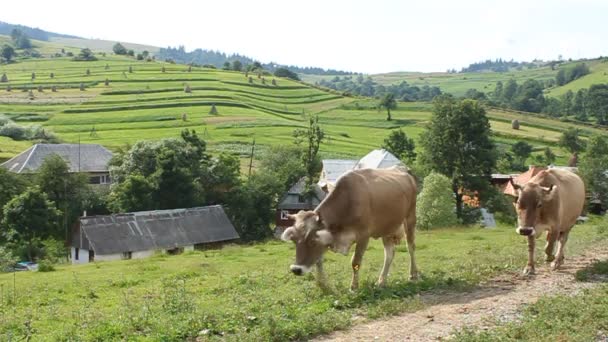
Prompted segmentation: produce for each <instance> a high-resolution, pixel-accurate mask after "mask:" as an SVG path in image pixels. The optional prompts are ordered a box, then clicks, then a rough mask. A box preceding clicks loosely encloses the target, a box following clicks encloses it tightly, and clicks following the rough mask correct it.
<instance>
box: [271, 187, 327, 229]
mask: <svg viewBox="0 0 608 342" xmlns="http://www.w3.org/2000/svg"><path fill="white" fill-rule="evenodd" d="M305 188H306V178H301V179H300V180H299V181H298V182H297V183H296V184H294V185H293V186H292V187H291V188H290V189H289V191H287V192H286V193H285V194H284V195H283V198H282V199H281V201H280V202H279V205H278V207H277V215H276V220H275V221H276V226H277V227H279V228H286V227H289V226H291V225H292V224H293V221H291V220H290V219H288V218H287V215H288V214H295V213H297V212H298V211H300V210H313V209H315V208H316V207H317V206H318V205H319V204H320V203H321V201H323V199H324V198H325V192H324V191H323V190H322V189H321V187H319V185H318V184H315V189H314V196H313V197H312V201H309V200H308V199H307V198H306V196H305V195H304V190H305Z"/></svg>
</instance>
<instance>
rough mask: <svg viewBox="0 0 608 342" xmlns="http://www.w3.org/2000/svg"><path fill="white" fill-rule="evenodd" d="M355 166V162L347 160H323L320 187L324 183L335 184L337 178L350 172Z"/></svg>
mask: <svg viewBox="0 0 608 342" xmlns="http://www.w3.org/2000/svg"><path fill="white" fill-rule="evenodd" d="M356 164H357V161H356V160H349V159H324V160H323V171H322V175H321V179H320V180H319V183H320V185H321V186H323V185H324V183H326V182H328V183H336V181H337V180H338V178H340V176H342V175H343V174H345V173H346V172H348V171H350V170H352V169H353V167H355V165H356Z"/></svg>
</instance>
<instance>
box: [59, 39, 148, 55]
mask: <svg viewBox="0 0 608 342" xmlns="http://www.w3.org/2000/svg"><path fill="white" fill-rule="evenodd" d="M51 42H53V43H55V44H59V45H64V46H72V47H76V48H79V49H82V48H89V49H91V50H94V51H105V52H112V48H113V47H114V44H116V43H117V42H116V41H112V40H103V39H79V38H59V37H53V38H51ZM120 43H121V44H122V45H123V46H124V47H125V48H127V50H134V51H136V52H142V51H144V50H147V51H148V52H150V53H152V54H154V53H156V52H158V50H160V48H159V47H158V46H151V45H145V44H135V43H125V42H120Z"/></svg>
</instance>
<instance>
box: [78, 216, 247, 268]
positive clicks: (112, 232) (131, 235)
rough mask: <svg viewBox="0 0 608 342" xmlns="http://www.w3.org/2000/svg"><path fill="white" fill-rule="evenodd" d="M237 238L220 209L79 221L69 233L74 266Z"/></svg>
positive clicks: (90, 217) (171, 250)
mask: <svg viewBox="0 0 608 342" xmlns="http://www.w3.org/2000/svg"><path fill="white" fill-rule="evenodd" d="M238 238H239V235H238V233H237V232H236V230H235V228H234V226H233V225H232V223H231V222H230V220H229V219H228V216H226V213H225V212H224V209H223V208H222V206H220V205H214V206H208V207H198V208H189V209H172V210H155V211H140V212H133V213H125V214H113V215H105V216H88V217H87V216H85V217H81V218H80V219H79V222H78V225H77V227H76V228H75V229H74V231H73V233H72V239H71V260H72V263H73V264H85V263H88V262H92V261H111V260H122V259H140V258H145V257H149V256H152V255H153V254H154V253H156V252H168V253H179V252H183V251H188V250H194V249H195V248H201V247H204V246H207V245H210V244H217V243H223V242H227V241H232V240H236V239H238Z"/></svg>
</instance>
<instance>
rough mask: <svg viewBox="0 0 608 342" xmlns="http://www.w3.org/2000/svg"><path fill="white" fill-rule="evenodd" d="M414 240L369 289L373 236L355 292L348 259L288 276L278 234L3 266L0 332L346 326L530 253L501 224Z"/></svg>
mask: <svg viewBox="0 0 608 342" xmlns="http://www.w3.org/2000/svg"><path fill="white" fill-rule="evenodd" d="M595 224H597V222H596V221H594V222H591V223H589V224H586V225H583V226H579V227H576V228H575V230H574V231H573V234H572V236H571V239H570V241H569V243H568V251H567V253H568V255H572V254H575V253H580V252H582V251H584V250H585V249H586V248H588V247H589V246H590V245H594V244H598V243H605V240H604V239H605V236H604V238H601V235H599V234H600V233H599V230H598V227H597V226H596V225H595ZM417 246H418V247H417V259H418V265H419V268H420V269H421V270H422V272H423V280H421V281H419V282H417V283H412V282H409V281H408V280H407V277H408V267H409V266H408V265H409V258H408V257H407V253H406V248H405V246H404V245H403V244H402V245H400V246H399V247H398V249H397V251H398V252H397V255H396V258H395V262H394V264H393V268H392V272H391V276H390V278H389V284H388V287H387V288H386V289H377V288H375V287H374V286H373V285H372V284H373V282H374V281H375V280H376V277H377V276H378V273H379V271H380V269H381V267H382V259H383V249H382V247H381V243H380V242H379V241H373V242H372V243H371V244H370V247H369V249H368V251H367V253H366V255H365V258H364V264H363V268H362V271H361V272H362V273H361V277H362V278H361V280H362V288H361V290H360V291H359V292H358V293H356V294H349V293H348V292H347V291H345V289H347V288H348V284H349V281H350V259H349V258H348V257H343V256H341V255H338V254H334V253H328V255H327V261H326V270H327V272H328V275H329V279H330V287H331V289H330V290H329V291H327V292H323V291H321V290H320V289H319V288H318V287H317V286H316V283H315V281H314V277H313V276H305V277H301V278H298V277H295V276H293V275H291V274H289V272H288V266H289V264H290V262H292V260H293V258H294V253H295V250H294V247H293V245H292V244H291V243H283V242H269V243H266V244H259V245H255V246H251V247H226V248H224V249H222V250H213V251H206V252H194V253H188V254H185V255H181V256H157V257H153V258H151V259H147V260H127V261H117V262H107V263H103V262H102V263H94V264H89V265H81V266H60V267H58V270H57V271H55V272H51V273H17V274H15V275H16V278H15V279H13V274H3V275H0V289H2V291H1V292H0V297H1V298H0V302H1V303H2V305H1V306H0V310H2V314H3V316H2V317H3V319H2V320H0V336H3V338H4V339H6V337H7V336H13V337H15V338H17V339H18V340H19V338H23V337H25V336H26V335H27V329H26V326H25V325H24V322H29V324H30V327H31V329H32V330H33V332H34V336H33V337H34V338H33V340H43V341H44V340H54V339H55V338H59V337H63V339H66V338H72V339H74V340H79V339H85V340H94V339H97V340H120V339H122V337H124V336H131V337H135V336H139V337H140V338H141V340H164V341H169V340H182V339H183V338H185V337H189V336H196V335H197V334H198V333H199V332H200V331H202V330H203V329H209V330H210V331H211V333H212V334H213V333H220V332H223V333H225V334H226V337H228V339H229V340H238V339H241V340H243V339H245V340H260V341H261V340H273V339H274V340H286V339H302V338H305V337H308V336H311V335H315V334H319V333H322V332H328V331H331V330H334V329H338V328H344V327H346V326H348V325H349V324H351V322H352V317H353V316H364V317H370V318H375V317H380V316H383V315H390V314H393V313H396V312H400V311H404V310H414V309H416V308H417V307H419V303H418V302H417V301H416V300H415V297H414V295H415V294H416V293H419V292H421V291H424V290H438V289H447V290H452V291H458V290H462V289H465V288H468V287H470V286H472V285H474V284H477V283H478V282H479V281H481V280H483V279H487V278H488V277H489V276H491V275H493V274H496V273H498V272H504V271H508V272H511V271H513V272H515V271H519V270H520V269H521V267H523V265H524V264H525V258H526V247H525V240H524V239H522V238H521V237H520V236H517V235H516V234H515V233H514V232H513V229H512V227H506V226H501V227H499V228H496V229H480V228H467V229H462V228H451V229H442V230H435V231H431V232H419V233H418V237H417ZM540 250H541V247H540V246H539V251H540ZM541 254H542V253H540V252H539V253H538V256H539V259H540V258H542V255H541ZM13 281H15V287H13ZM14 289H16V293H14V292H13V291H14ZM13 296H15V297H13ZM13 300H14V301H13ZM216 337H217V336H216Z"/></svg>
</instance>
